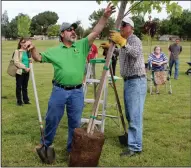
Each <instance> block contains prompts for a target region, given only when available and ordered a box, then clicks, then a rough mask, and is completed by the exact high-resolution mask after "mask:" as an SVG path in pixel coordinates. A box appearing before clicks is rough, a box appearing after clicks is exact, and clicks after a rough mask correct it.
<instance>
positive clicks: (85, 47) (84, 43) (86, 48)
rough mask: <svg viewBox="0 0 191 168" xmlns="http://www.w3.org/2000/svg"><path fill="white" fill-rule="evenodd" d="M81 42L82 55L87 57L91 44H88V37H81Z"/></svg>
mask: <svg viewBox="0 0 191 168" xmlns="http://www.w3.org/2000/svg"><path fill="white" fill-rule="evenodd" d="M81 44H82V47H83V52H84V54H85V55H84V56H85V57H87V56H88V54H89V51H90V48H91V46H90V45H89V41H88V37H86V38H83V39H81Z"/></svg>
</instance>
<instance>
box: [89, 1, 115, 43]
mask: <svg viewBox="0 0 191 168" xmlns="http://www.w3.org/2000/svg"><path fill="white" fill-rule="evenodd" d="M114 12H115V7H114V6H112V5H111V3H109V4H108V6H107V8H105V11H104V13H103V16H102V17H101V18H100V19H99V21H98V23H97V24H96V26H95V27H94V28H93V30H92V32H91V33H90V34H89V35H88V41H89V45H90V46H91V45H92V44H93V42H94V40H95V39H96V37H98V35H99V34H100V33H101V32H102V30H103V28H104V27H105V25H106V24H107V21H108V19H109V17H110V16H111V14H112V13H114Z"/></svg>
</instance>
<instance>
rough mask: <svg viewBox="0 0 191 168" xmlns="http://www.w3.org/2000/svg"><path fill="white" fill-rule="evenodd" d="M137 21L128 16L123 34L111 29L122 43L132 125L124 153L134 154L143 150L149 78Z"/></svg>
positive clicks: (127, 110)
mask: <svg viewBox="0 0 191 168" xmlns="http://www.w3.org/2000/svg"><path fill="white" fill-rule="evenodd" d="M133 29H134V23H133V21H132V20H131V19H129V18H128V17H124V18H123V21H122V23H121V28H120V33H119V32H116V31H111V34H110V39H111V40H112V41H113V42H115V43H116V44H119V45H120V46H121V48H120V49H119V63H120V73H121V76H122V77H123V79H124V103H125V113H126V118H127V121H128V124H129V128H128V149H127V150H125V151H124V152H123V153H121V154H120V156H133V155H136V154H139V153H141V151H142V132H143V131H142V130H143V109H144V103H145V97H146V92H147V81H146V72H145V64H144V57H143V52H142V43H141V41H140V39H139V38H138V37H137V36H136V35H134V34H133Z"/></svg>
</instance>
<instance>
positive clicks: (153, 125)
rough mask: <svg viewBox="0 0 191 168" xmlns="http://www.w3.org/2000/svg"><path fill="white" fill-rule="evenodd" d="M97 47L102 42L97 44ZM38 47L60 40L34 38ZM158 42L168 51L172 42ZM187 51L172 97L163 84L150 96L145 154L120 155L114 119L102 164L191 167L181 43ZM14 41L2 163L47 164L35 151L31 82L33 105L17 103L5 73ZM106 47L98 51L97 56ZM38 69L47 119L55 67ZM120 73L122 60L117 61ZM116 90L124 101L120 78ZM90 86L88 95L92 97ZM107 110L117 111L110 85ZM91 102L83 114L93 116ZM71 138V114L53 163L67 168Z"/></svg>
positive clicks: (5, 90)
mask: <svg viewBox="0 0 191 168" xmlns="http://www.w3.org/2000/svg"><path fill="white" fill-rule="evenodd" d="M95 43H96V44H97V46H98V45H99V44H100V43H101V41H96V42H95ZM34 44H36V46H37V49H38V51H43V50H45V49H46V48H48V47H52V46H55V45H57V44H58V42H56V41H34ZM156 44H159V45H160V46H161V47H162V49H163V51H164V52H165V53H166V54H167V46H168V44H167V43H165V42H153V46H152V48H153V47H154V45H156ZM181 44H182V46H183V52H182V54H181V55H180V77H179V80H174V79H172V80H171V83H172V89H173V94H172V95H169V94H168V93H167V92H166V91H165V89H164V88H165V87H163V86H162V87H161V94H160V95H155V94H154V95H149V94H147V97H146V102H145V109H144V130H143V153H142V154H141V155H139V156H135V157H132V158H120V157H119V153H120V152H122V151H123V149H124V147H122V146H120V144H119V142H118V135H121V134H122V128H121V127H119V126H117V125H116V124H115V123H114V122H113V121H112V120H111V119H109V118H107V119H106V125H105V139H106V140H105V143H104V147H103V151H102V154H101V157H100V161H99V166H108V167H109V166H112V167H113V166H190V165H191V157H190V149H191V134H190V119H191V117H190V77H189V76H187V75H185V71H186V70H187V69H188V68H189V67H188V65H187V64H186V61H190V56H191V55H190V54H191V53H190V43H188V42H183V43H181ZM16 46H17V43H16V42H15V41H3V43H2V166H3V167H5V166H11V167H14V166H17V167H22V166H30V167H32V166H35V167H39V166H45V165H43V164H42V163H41V162H40V160H39V158H38V156H37V154H36V153H35V152H34V151H33V150H34V147H35V145H37V144H38V143H39V138H40V132H39V124H38V117H37V110H36V106H35V100H34V94H33V89H32V81H31V80H29V87H28V90H29V97H30V99H31V102H32V105H25V106H24V107H18V106H16V98H15V78H12V77H10V76H9V75H8V74H7V73H6V70H7V66H8V62H9V60H10V58H11V55H12V52H13V51H14V49H15V48H16ZM143 47H144V56H145V61H146V58H147V56H148V53H149V51H150V46H149V47H148V45H147V42H143ZM101 54H102V50H101V49H99V57H102V56H101ZM101 71H102V67H101V65H98V67H97V70H96V72H97V74H98V75H97V76H99V75H101ZM34 73H35V79H36V86H37V91H38V96H39V104H40V109H41V113H42V116H43V119H44V116H45V114H46V110H47V103H48V99H49V96H50V93H51V88H52V84H51V80H52V76H53V68H52V66H51V65H50V64H40V63H34ZM117 76H120V74H119V63H118V64H117ZM116 84H117V88H118V93H119V96H120V99H121V103H122V105H123V81H122V80H119V81H117V83H116ZM91 92H92V89H90V92H89V95H88V96H89V97H90V96H91V95H93V94H92V93H91ZM108 103H109V107H108V110H107V113H108V114H112V115H117V112H116V110H115V108H113V106H112V105H113V104H115V97H114V92H113V90H112V89H111V87H109V96H108ZM91 107H92V106H91V105H87V106H86V107H85V108H84V112H83V116H89V114H90V113H91ZM123 111H124V106H123ZM66 140H67V116H66V114H65V115H64V117H63V119H62V121H61V123H60V125H59V128H58V130H57V134H56V137H55V141H54V146H55V150H56V157H57V158H56V163H55V164H54V165H52V166H54V167H55V166H67V162H66V160H65V147H66Z"/></svg>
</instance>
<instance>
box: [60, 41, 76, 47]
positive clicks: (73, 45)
mask: <svg viewBox="0 0 191 168" xmlns="http://www.w3.org/2000/svg"><path fill="white" fill-rule="evenodd" d="M60 46H61V47H65V48H68V47H66V46H65V45H64V43H62V42H61V43H60ZM71 47H76V43H75V42H74V43H72V45H71Z"/></svg>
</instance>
